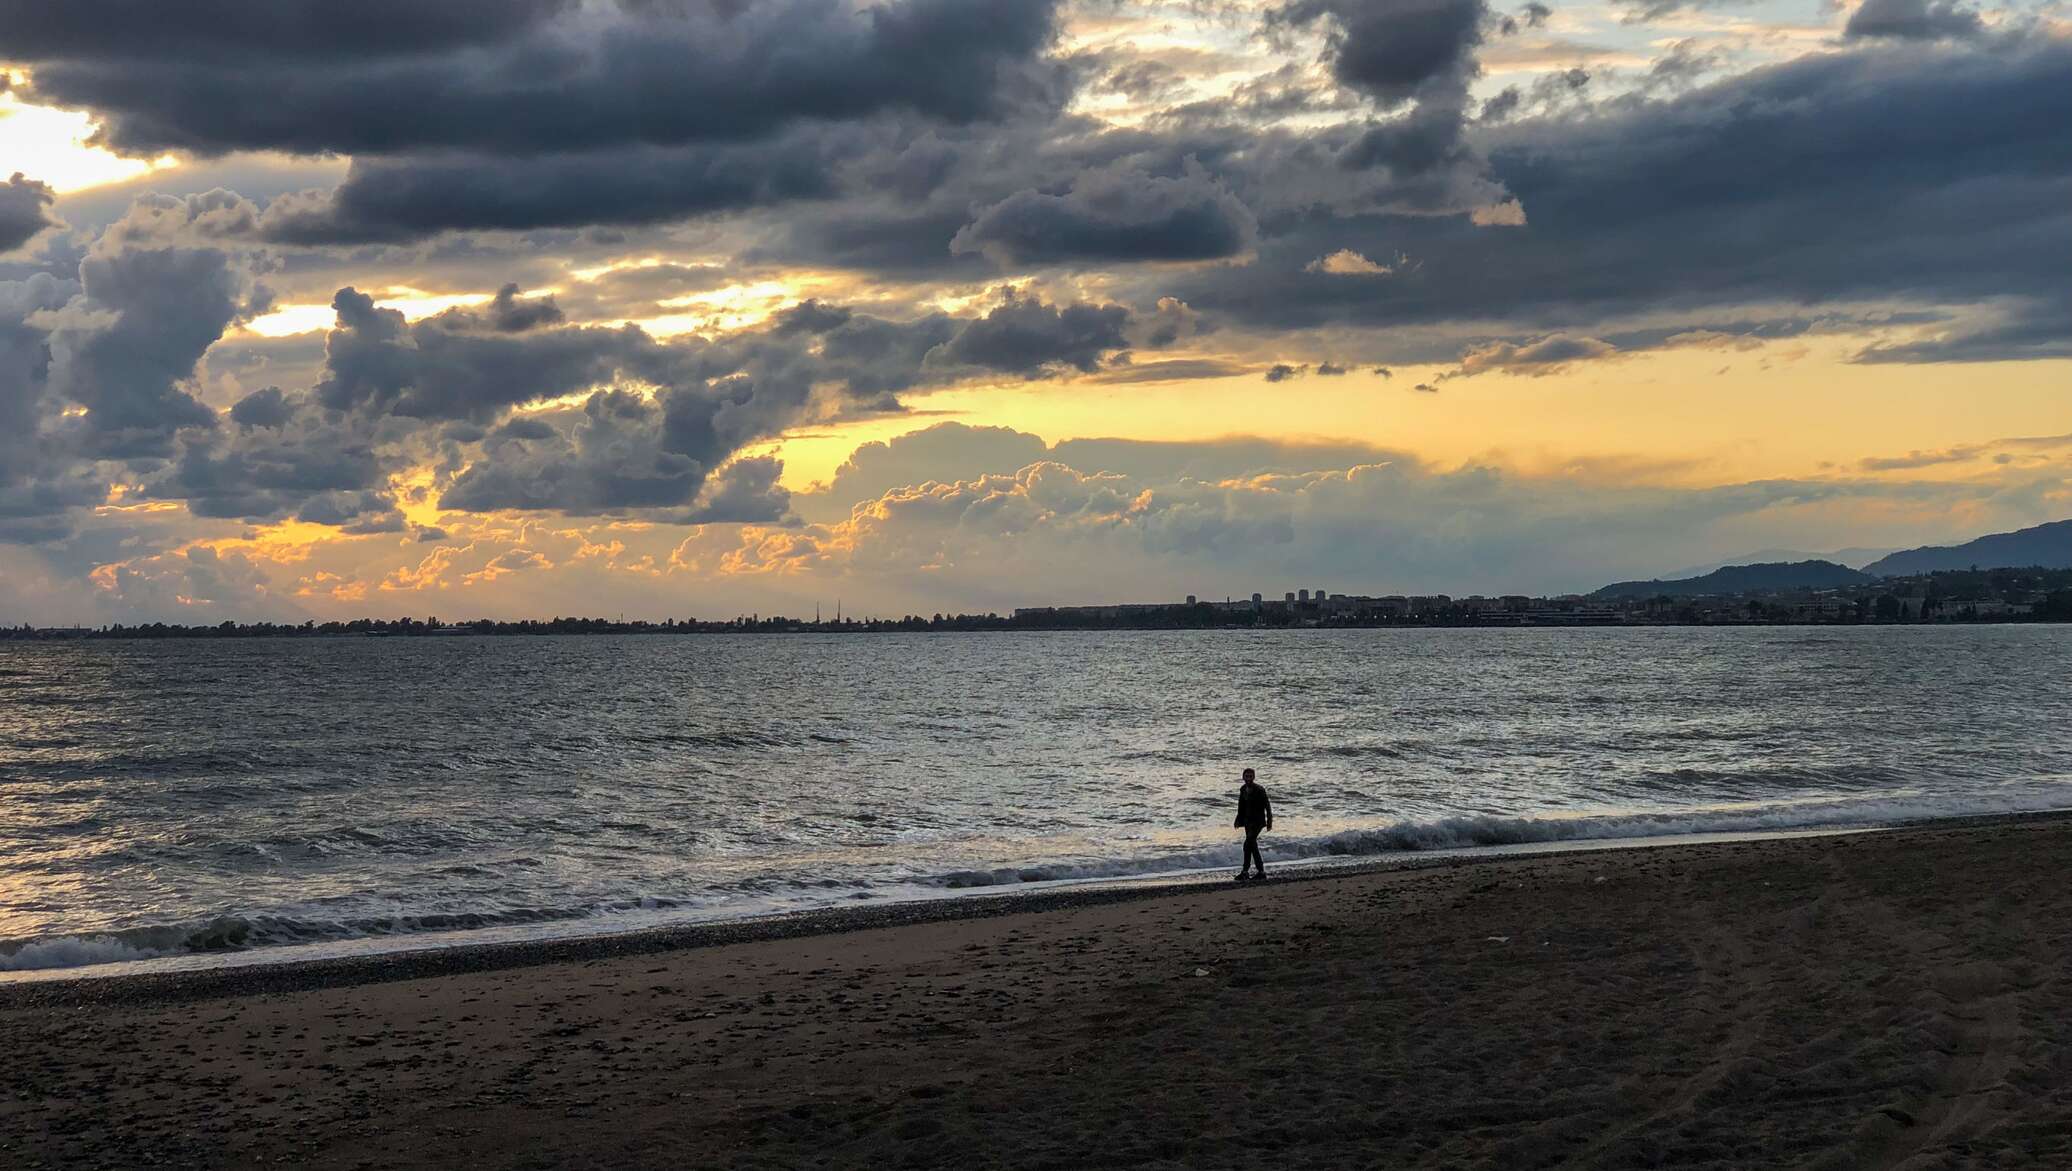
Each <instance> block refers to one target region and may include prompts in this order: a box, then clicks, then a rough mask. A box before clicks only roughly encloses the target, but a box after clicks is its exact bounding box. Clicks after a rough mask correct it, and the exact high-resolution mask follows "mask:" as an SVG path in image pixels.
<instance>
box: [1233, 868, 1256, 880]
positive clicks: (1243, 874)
mask: <svg viewBox="0 0 2072 1171" xmlns="http://www.w3.org/2000/svg"><path fill="white" fill-rule="evenodd" d="M1250 877H1252V872H1251V871H1249V870H1240V871H1238V872H1237V878H1236V879H1234V880H1233V881H1236V882H1243V881H1245V880H1246V879H1248V878H1250Z"/></svg>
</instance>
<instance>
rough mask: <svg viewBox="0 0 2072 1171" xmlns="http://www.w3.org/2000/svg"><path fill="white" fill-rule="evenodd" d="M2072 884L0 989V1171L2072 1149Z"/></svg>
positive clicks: (1914, 859) (1508, 898) (1890, 860)
mask: <svg viewBox="0 0 2072 1171" xmlns="http://www.w3.org/2000/svg"><path fill="white" fill-rule="evenodd" d="M2068 864H2072V819H2067V818H2063V817H2039V818H2026V819H2018V820H2009V821H2003V822H1993V823H1985V824H1970V825H1961V826H1958V825H1952V826H1941V827H1929V828H1915V829H1907V830H1900V831H1894V832H1890V833H1881V834H1871V835H1856V836H1846V837H1833V838H1818V839H1794V840H1785V841H1769V842H1746V843H1727V844H1711V845H1682V846H1674V847H1665V848H1659V849H1645V850H1621V851H1608V852H1592V853H1571V854H1554V855H1541V856H1527V857H1512V858H1504V859H1497V860H1488V861H1478V862H1475V863H1473V864H1447V865H1439V866H1419V867H1411V868H1401V867H1398V868H1390V869H1381V870H1374V871H1369V872H1365V873H1358V874H1350V875H1338V876H1318V877H1311V878H1303V879H1299V880H1277V881H1274V882H1269V883H1265V884H1254V885H1246V886H1237V885H1229V886H1221V885H1219V886H1207V887H1192V888H1178V889H1172V888H1168V889H1164V890H1156V891H1141V892H1105V893H1101V894H1099V895H1089V896H1085V897H1062V898H1053V899H1049V900H1047V901H1045V902H1043V903H1041V904H1034V903H1031V904H1017V905H1016V906H1015V907H1013V908H1009V909H1008V913H1001V912H1002V910H1003V907H1002V906H1001V905H1000V904H999V901H997V900H996V901H994V902H992V903H971V904H968V905H966V906H963V907H948V908H944V907H934V908H929V909H926V910H923V911H908V912H903V913H899V914H895V915H893V917H892V918H891V919H881V918H873V917H871V916H848V917H833V918H823V919H821V920H817V921H811V922H807V923H804V924H796V923H795V924H792V925H789V926H785V927H781V928H755V929H733V930H732V931H731V933H730V932H729V931H715V932H704V933H682V934H679V935H675V936H669V937H647V938H641V939H632V940H617V941H596V942H592V943H586V944H564V945H556V947H554V948H549V949H536V950H533V951H525V950H522V949H520V950H516V951H514V950H510V949H506V950H504V951H501V952H496V953H479V954H469V953H454V954H447V955H444V956H439V957H418V958H415V959H408V960H398V961H388V962H380V963H371V964H370V963H361V964H357V965H354V964H347V965H329V966H319V967H316V968H307V969H298V968H272V969H263V970H253V971H246V972H241V973H229V974H221V975H215V976H206V977H187V978H180V979H175V980H142V981H86V982H67V983H63V984H52V985H24V986H15V987H9V988H0V1166H9V1167H22V1168H33V1167H68V1168H69V1167H93V1166H108V1167H136V1166H146V1165H159V1166H208V1167H217V1166H233V1167H243V1166H259V1165H279V1164H283V1163H285V1164H290V1165H310V1166H320V1167H427V1168H431V1167H454V1166H484V1167H569V1166H574V1167H582V1166H596V1167H683V1166H713V1167H773V1168H774V1167H786V1168H788V1167H816V1166H826V1167H864V1166H870V1167H878V1166H885V1167H1016V1168H1077V1167H1088V1168H1092V1167H1172V1168H1179V1167H1190V1168H1191V1167H1226V1166H1228V1167H1262V1166H1271V1167H1295V1168H1337V1167H1350V1166H1397V1167H1463V1168H1467V1167H1490V1168H1529V1167H1548V1166H1577V1167H1641V1166H1679V1167H1719V1168H1726V1167H1736V1168H1738V1167H1766V1166H1774V1167H1807V1166H1813V1167H1835V1168H1844V1167H1911V1168H1933V1167H1974V1166H1976V1167H2042V1166H2072V1045H2068V1044H2067V1042H2068V1041H2072V882H2068V881H2067V878H2068ZM1036 906H1041V907H1042V908H1043V909H1040V910H1032V909H1025V908H1029V907H1036ZM942 916H953V917H942ZM907 920H918V921H907ZM872 924H878V925H872ZM830 929H832V930H830ZM806 930H819V931H822V932H823V933H820V934H798V932H800V931H806ZM759 934H760V935H764V936H767V937H763V938H757V937H756V936H757V935H759ZM728 940H733V941H732V942H729V941H728Z"/></svg>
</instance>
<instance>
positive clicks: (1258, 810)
mask: <svg viewBox="0 0 2072 1171" xmlns="http://www.w3.org/2000/svg"><path fill="white" fill-rule="evenodd" d="M1272 820H1273V802H1271V801H1268V800H1267V799H1266V790H1265V789H1264V788H1262V787H1261V786H1260V784H1259V782H1257V781H1247V782H1246V783H1245V784H1244V785H1242V786H1240V787H1239V788H1238V791H1237V820H1236V821H1233V822H1231V823H1230V824H1232V825H1234V826H1238V827H1240V828H1242V829H1259V828H1262V827H1264V826H1265V825H1266V824H1267V823H1269V822H1271V821H1272Z"/></svg>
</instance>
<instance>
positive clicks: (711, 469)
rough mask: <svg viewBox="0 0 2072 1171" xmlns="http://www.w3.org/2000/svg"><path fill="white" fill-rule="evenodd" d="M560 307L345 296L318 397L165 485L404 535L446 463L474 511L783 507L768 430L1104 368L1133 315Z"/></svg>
mask: <svg viewBox="0 0 2072 1171" xmlns="http://www.w3.org/2000/svg"><path fill="white" fill-rule="evenodd" d="M550 304H551V302H548V301H546V300H544V299H525V298H520V297H519V296H518V295H517V290H516V289H515V287H512V286H506V287H505V288H504V289H503V290H502V291H501V292H500V293H499V295H498V296H497V298H496V299H495V300H493V301H492V302H490V303H489V304H488V305H487V306H483V307H481V308H477V309H468V310H454V311H448V312H445V313H440V314H437V315H435V316H432V317H427V318H425V319H423V320H420V321H417V322H407V321H405V320H404V319H403V317H402V315H401V314H400V313H398V312H396V311H395V310H392V309H386V308H382V307H380V306H378V305H376V304H374V303H373V301H372V299H371V298H369V297H368V296H367V295H366V294H364V293H360V292H358V291H357V290H354V289H351V288H347V289H341V290H339V292H338V294H337V295H336V297H335V298H334V300H333V307H334V309H335V310H336V311H337V326H336V328H334V329H333V330H332V331H331V333H330V335H329V337H328V339H327V343H326V356H325V366H324V373H323V376H322V377H321V378H320V379H318V381H317V382H316V384H315V385H314V386H313V387H312V388H311V390H310V391H309V392H307V393H302V394H287V393H283V392H281V391H279V390H278V389H276V388H271V387H269V388H267V389H264V390H260V391H257V392H254V393H253V394H251V395H248V396H246V397H245V398H244V399H242V400H240V401H239V402H238V403H237V404H236V405H234V406H233V407H232V408H231V412H230V418H231V420H232V422H233V423H235V424H236V426H235V428H224V429H219V430H216V431H211V432H196V433H193V434H191V435H189V436H187V437H186V438H185V440H184V442H183V446H182V449H181V452H180V454H179V457H178V458H177V459H175V460H174V461H173V462H172V463H170V464H168V465H167V466H165V467H164V468H163V469H162V470H160V471H158V472H156V473H155V474H153V475H151V476H150V477H148V479H147V482H146V483H145V485H144V493H145V494H146V495H148V496H152V497H156V498H161V499H181V500H186V501H187V502H188V503H189V506H190V507H191V508H192V509H193V510H194V511H195V512H196V513H197V514H199V515H204V516H224V517H240V518H244V519H247V520H251V521H267V520H276V519H279V518H282V517H285V516H294V517H296V518H297V519H300V520H304V521H308V522H311V523H316V524H328V525H337V526H340V527H342V528H344V529H345V530H346V531H348V532H389V531H401V528H402V524H403V522H402V520H401V518H400V516H399V515H398V514H397V513H396V510H395V502H394V500H393V499H392V497H391V496H390V495H389V492H388V488H387V485H388V480H389V477H390V476H391V475H392V474H393V473H395V472H398V471H401V470H404V469H405V468H408V467H411V466H418V465H419V464H421V463H423V462H425V461H427V460H429V461H430V462H431V463H433V465H434V466H435V467H438V468H443V469H444V474H445V475H449V476H450V477H451V479H450V480H449V481H447V482H445V483H444V484H443V490H442V492H441V495H440V500H439V503H440V506H441V507H442V508H447V509H453V510H457V511H493V510H500V509H519V510H532V511H548V512H559V513H564V514H569V515H624V514H629V513H639V514H641V515H644V516H648V517H650V518H653V519H659V520H663V521H665V522H673V523H683V524H705V523H717V522H719V521H721V520H735V521H747V520H754V521H761V522H769V521H775V520H778V519H781V518H782V517H783V516H784V515H785V514H786V512H787V508H788V505H787V503H786V501H787V500H788V497H787V495H786V494H785V493H784V491H783V490H782V489H781V488H779V487H778V486H777V485H776V479H775V476H776V473H775V472H774V471H772V470H770V468H769V466H767V465H766V464H765V463H762V462H758V461H744V460H740V459H738V458H737V457H738V455H739V453H740V452H741V451H742V450H743V449H744V448H747V447H748V446H750V445H751V444H754V443H758V442H761V441H764V440H768V439H771V438H774V437H775V436H777V435H779V434H781V433H783V432H784V431H785V430H787V429H788V428H791V427H794V426H797V425H798V424H799V423H800V422H802V421H805V420H807V419H808V418H813V417H825V416H835V417H840V416H843V415H848V414H859V413H862V414H868V413H874V412H886V411H898V410H901V409H903V408H902V406H901V404H900V402H899V399H898V397H897V395H898V393H899V392H900V391H903V390H906V389H909V388H912V387H916V386H920V385H924V384H939V383H945V382H951V381H955V380H958V379H961V378H966V377H970V376H973V375H974V374H975V373H979V372H983V371H997V372H1006V373H1011V374H1014V375H1017V376H1020V377H1025V378H1036V377H1043V376H1046V375H1048V374H1051V373H1054V372H1056V371H1060V370H1067V369H1082V370H1083V369H1093V368H1096V367H1098V365H1099V364H1100V363H1101V362H1102V361H1104V360H1106V359H1108V358H1109V357H1111V356H1112V355H1113V354H1114V353H1115V352H1116V351H1118V350H1120V349H1122V348H1123V347H1124V346H1125V345H1126V344H1127V343H1126V341H1125V340H1124V331H1125V330H1126V329H1127V328H1128V327H1129V325H1130V315H1129V313H1128V312H1127V311H1126V310H1124V309H1123V308H1121V307H1120V306H1113V305H1091V304H1067V305H1052V304H1049V303H1046V302H1043V301H1041V300H1037V299H1034V298H1028V297H1019V296H1015V295H1012V294H1008V295H1004V296H1003V298H1002V299H1001V300H1000V302H999V303H998V304H996V305H995V306H994V307H993V308H992V309H990V310H989V311H988V312H986V313H984V314H981V315H977V316H973V317H969V318H953V317H949V316H947V315H944V314H928V315H924V316H922V317H919V318H915V319H911V320H905V321H898V320H890V319H885V318H879V317H875V316H872V315H870V314H865V313H859V312H856V311H853V310H850V309H846V308H843V307H839V306H829V305H823V304H821V303H818V302H805V303H802V304H800V305H797V306H794V307H793V308H791V309H790V310H787V311H785V312H784V313H781V314H779V315H777V316H776V317H775V318H773V319H772V320H771V321H770V323H769V324H767V325H766V326H764V327H762V328H760V329H755V330H746V331H741V332H738V333H735V334H729V335H722V336H720V337H718V338H715V339H704V338H700V337H696V336H686V337H682V338H677V339H672V340H670V341H666V342H665V341H658V340H656V339H654V338H652V337H650V336H649V335H647V334H646V333H644V332H643V331H641V330H639V329H636V328H631V327H628V328H623V329H596V328H586V327H582V326H571V325H566V324H561V323H559V322H558V321H556V320H553V319H551V317H550V315H548V314H546V313H545V312H544V310H545V309H546V308H547V307H548V306H549V305H550ZM514 318H517V319H522V321H523V323H524V324H525V328H522V329H519V328H513V327H512V323H513V319H514ZM614 383H616V384H618V385H611V384H614ZM600 385H606V386H608V388H607V389H603V390H592V389H591V388H593V387H597V386H600ZM636 388H642V389H636ZM585 392H588V393H587V395H586V397H584V399H583V401H582V403H581V404H580V405H577V406H553V405H548V406H546V407H545V408H544V409H537V408H538V407H539V404H551V403H552V402H553V401H554V400H557V399H565V398H567V397H569V396H572V395H577V394H584V393H585ZM522 408H535V409H529V410H526V412H525V413H520V414H516V415H514V414H513V411H514V410H519V409H522ZM715 477H716V478H715Z"/></svg>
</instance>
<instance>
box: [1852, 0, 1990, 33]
mask: <svg viewBox="0 0 2072 1171" xmlns="http://www.w3.org/2000/svg"><path fill="white" fill-rule="evenodd" d="M1983 31H1985V25H1984V23H1983V22H1981V21H1980V20H1979V17H1978V13H1977V12H1976V11H1975V10H1973V9H1970V8H1960V7H1958V5H1957V3H1956V0H1864V2H1863V4H1862V5H1860V6H1859V7H1858V8H1857V9H1856V11H1854V12H1852V13H1850V14H1849V23H1847V24H1845V25H1843V26H1842V36H1843V37H1845V38H1848V39H1852V40H1853V39H1857V38H1861V37H1892V38H1898V39H1904V40H1920V41H1932V40H1941V39H1945V38H1956V39H1962V38H1966V37H1975V36H1978V35H1979V34H1980V33H1981V32H1983Z"/></svg>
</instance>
